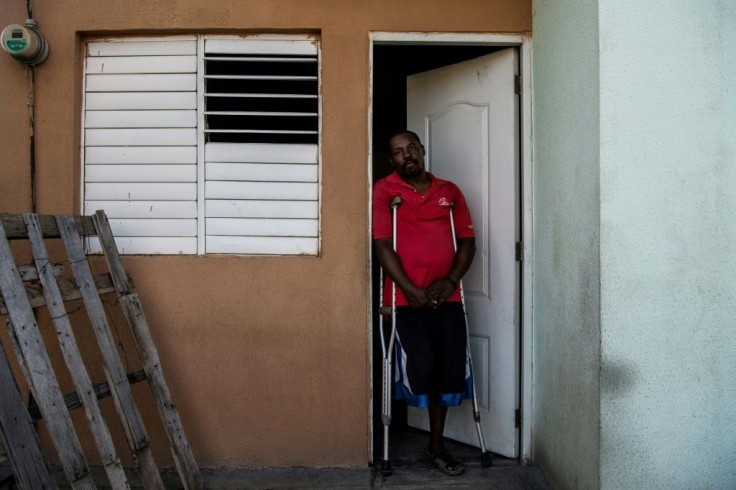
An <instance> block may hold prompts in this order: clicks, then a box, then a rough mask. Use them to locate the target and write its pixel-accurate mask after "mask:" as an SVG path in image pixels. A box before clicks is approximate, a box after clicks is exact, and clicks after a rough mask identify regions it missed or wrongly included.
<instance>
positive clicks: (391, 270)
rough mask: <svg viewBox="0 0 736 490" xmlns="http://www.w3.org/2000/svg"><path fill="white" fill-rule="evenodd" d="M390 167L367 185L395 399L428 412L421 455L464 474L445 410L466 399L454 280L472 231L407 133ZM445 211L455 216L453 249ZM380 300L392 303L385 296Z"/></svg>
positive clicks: (465, 262)
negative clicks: (447, 434) (392, 351)
mask: <svg viewBox="0 0 736 490" xmlns="http://www.w3.org/2000/svg"><path fill="white" fill-rule="evenodd" d="M389 151H390V157H389V159H390V162H391V164H392V166H393V168H394V170H395V171H394V172H393V173H392V174H391V175H389V176H388V177H385V178H383V179H381V180H379V181H378V182H376V184H375V186H374V190H373V239H374V243H375V250H376V255H377V257H378V261H379V262H380V263H381V266H382V267H383V269H384V271H385V272H386V276H387V277H386V291H389V290H390V289H389V288H390V282H389V281H393V282H394V283H395V284H396V286H398V287H397V290H396V317H397V320H396V329H397V333H396V348H397V356H396V357H397V364H396V371H397V375H398V377H399V378H400V379H399V380H398V381H397V382H396V385H395V393H396V397H397V398H398V399H403V400H405V401H406V402H407V404H409V405H411V406H415V407H426V408H427V409H428V412H429V426H430V441H429V445H428V446H427V451H426V452H427V456H428V457H429V458H430V459H431V460H432V461H433V462H434V464H435V466H436V467H437V468H438V469H439V470H441V471H442V472H443V473H445V474H447V475H451V476H454V475H459V474H461V473H463V471H464V467H463V465H462V463H460V462H459V461H457V460H456V459H454V458H453V457H452V456H451V455H450V453H449V452H448V451H447V449H446V448H445V445H444V436H443V433H444V428H445V419H446V417H447V409H448V407H450V406H457V405H460V404H461V403H462V400H463V399H465V398H470V397H472V380H471V379H470V369H469V368H468V364H467V363H468V362H469V360H468V358H467V351H466V347H467V339H466V329H465V315H464V313H463V307H462V303H461V297H460V289H459V288H458V282H459V281H460V279H461V278H462V277H463V275H464V274H465V273H466V272H467V270H468V268H469V267H470V264H471V263H472V261H473V256H474V254H475V233H474V230H473V223H472V220H471V217H470V211H469V210H468V206H467V203H466V202H465V198H464V196H463V194H462V192H461V191H460V189H459V188H458V187H457V186H456V185H455V184H453V183H452V182H450V181H447V180H442V179H440V178H438V177H435V176H434V175H432V174H431V173H429V172H427V171H426V170H425V168H424V156H425V154H426V152H425V149H424V146H422V144H421V142H420V140H419V137H418V136H417V135H416V134H415V133H413V132H411V131H407V130H401V131H398V132H396V133H394V134H393V135H392V136H391V138H390V140H389ZM396 196H400V197H401V200H402V202H401V205H400V206H399V209H398V211H397V219H396V220H397V224H396V226H397V231H396V235H397V249H396V251H394V249H393V244H392V213H391V209H390V202H391V200H392V199H394V198H395V197H396ZM450 213H453V215H454V220H455V226H456V228H455V232H456V237H457V252H456V251H455V246H454V244H453V241H452V229H451V225H450ZM384 297H387V299H386V303H387V304H390V301H391V299H390V295H389V294H385V295H384Z"/></svg>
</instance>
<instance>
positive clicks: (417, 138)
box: [388, 129, 422, 150]
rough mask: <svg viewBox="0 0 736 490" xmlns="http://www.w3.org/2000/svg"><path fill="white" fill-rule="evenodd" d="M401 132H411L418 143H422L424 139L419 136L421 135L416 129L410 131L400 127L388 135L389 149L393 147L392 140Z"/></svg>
mask: <svg viewBox="0 0 736 490" xmlns="http://www.w3.org/2000/svg"><path fill="white" fill-rule="evenodd" d="M400 134H410V135H412V136H414V139H415V140H417V143H419V144H420V145H421V144H422V140H421V139H420V138H419V135H418V134H417V133H415V132H414V131H409V130H408V129H398V130H396V131H394V132H393V133H391V135H390V136H389V137H388V146H389V150H390V149H391V140H392V139H394V138H395V137H397V136H399V135H400Z"/></svg>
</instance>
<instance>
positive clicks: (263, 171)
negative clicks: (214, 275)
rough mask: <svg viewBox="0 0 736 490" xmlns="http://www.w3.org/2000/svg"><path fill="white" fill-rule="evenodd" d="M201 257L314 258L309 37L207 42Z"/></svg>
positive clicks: (315, 113)
mask: <svg viewBox="0 0 736 490" xmlns="http://www.w3.org/2000/svg"><path fill="white" fill-rule="evenodd" d="M204 52H205V55H204V66H205V68H204V69H205V76H204V84H205V90H204V100H205V111H204V119H205V123H204V125H205V129H204V131H205V138H206V143H205V147H204V161H205V166H206V167H205V186H206V187H205V208H206V211H205V216H206V222H205V227H206V245H205V246H206V251H207V253H244V254H280V255H296V254H304V255H316V254H317V253H318V249H319V239H318V235H319V146H318V145H319V95H318V94H319V78H318V77H319V65H318V48H317V44H316V42H315V41H313V40H282V39H242V38H240V39H209V38H208V39H205V41H204Z"/></svg>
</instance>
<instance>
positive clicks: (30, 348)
mask: <svg viewBox="0 0 736 490" xmlns="http://www.w3.org/2000/svg"><path fill="white" fill-rule="evenodd" d="M69 227H70V228H71V229H73V230H74V232H75V233H76V225H75V223H74V221H73V220H70V222H69ZM14 263H15V260H14V258H13V255H12V253H11V251H10V246H9V244H8V241H7V239H6V235H5V230H4V229H3V227H0V292H2V295H3V298H4V300H5V303H6V305H7V307H8V310H9V313H8V314H9V320H10V322H11V324H12V327H11V328H10V334H11V337H12V338H13V339H15V341H14V347H15V348H16V349H17V352H16V353H17V354H18V361H19V363H20V364H21V366H23V370H24V372H25V374H26V377H27V381H28V385H29V387H30V388H31V392H32V393H33V396H34V398H35V399H36V401H37V402H38V405H39V407H41V411H42V413H43V414H44V417H45V418H46V424H47V427H48V429H49V433H50V434H51V438H52V440H53V442H54V445H55V446H56V448H57V450H58V453H59V459H60V460H61V465H62V467H63V469H64V474H65V475H66V477H67V480H69V482H70V483H71V484H72V485H73V486H74V487H75V488H94V483H93V482H92V479H91V477H90V475H89V469H88V467H87V462H86V460H85V458H84V453H83V452H82V447H81V444H80V443H79V439H78V438H77V434H76V433H75V432H74V426H73V425H72V421H71V418H70V417H69V413H68V412H67V410H66V407H64V400H63V398H62V396H61V391H60V389H59V384H58V382H57V381H56V376H55V374H54V371H53V369H52V368H51V361H50V360H49V357H48V354H47V353H46V349H45V348H44V344H43V339H42V338H41V333H40V332H39V329H38V324H37V323H36V320H35V318H34V316H33V310H32V309H31V305H30V304H29V302H28V297H27V296H26V292H25V289H24V287H23V282H22V281H21V279H20V275H19V273H18V270H17V268H16V267H15V265H14Z"/></svg>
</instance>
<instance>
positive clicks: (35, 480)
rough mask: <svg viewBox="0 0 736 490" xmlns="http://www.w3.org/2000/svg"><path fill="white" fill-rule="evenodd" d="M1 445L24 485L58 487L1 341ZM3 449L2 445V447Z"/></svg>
mask: <svg viewBox="0 0 736 490" xmlns="http://www.w3.org/2000/svg"><path fill="white" fill-rule="evenodd" d="M0 393H2V396H0V445H2V446H4V448H5V453H6V454H7V457H8V460H9V461H10V465H11V466H12V468H13V473H14V475H15V479H16V482H17V483H18V485H19V486H20V487H21V488H29V489H33V488H48V489H55V488H58V487H57V485H56V481H55V480H54V477H53V475H52V474H51V471H50V470H49V466H48V461H47V460H46V455H45V454H44V452H43V449H42V448H41V443H40V442H39V440H38V434H37V433H36V429H35V428H34V427H33V421H32V420H31V417H30V416H29V414H28V410H26V408H25V406H24V404H23V398H22V397H21V394H20V392H19V390H18V385H17V383H16V382H15V377H14V376H13V372H12V371H11V369H10V363H9V362H8V357H7V356H6V354H5V349H4V348H3V345H2V343H1V342H0ZM0 449H2V448H0Z"/></svg>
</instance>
